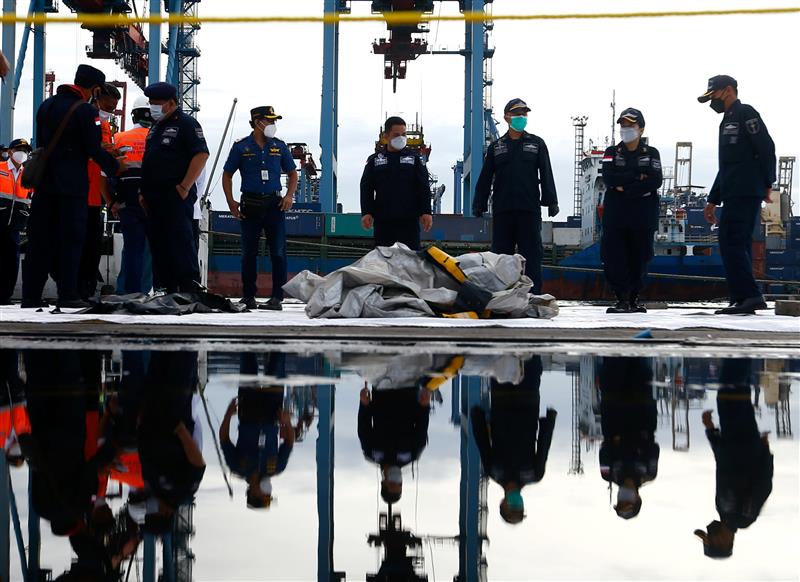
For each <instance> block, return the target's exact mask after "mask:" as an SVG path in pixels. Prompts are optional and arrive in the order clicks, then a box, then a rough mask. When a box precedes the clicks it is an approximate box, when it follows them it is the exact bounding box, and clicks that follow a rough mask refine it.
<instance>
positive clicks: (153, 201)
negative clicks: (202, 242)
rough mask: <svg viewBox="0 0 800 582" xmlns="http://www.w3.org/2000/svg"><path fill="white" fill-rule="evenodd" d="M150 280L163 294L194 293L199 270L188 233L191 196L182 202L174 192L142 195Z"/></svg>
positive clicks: (189, 230) (191, 234)
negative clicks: (148, 243)
mask: <svg viewBox="0 0 800 582" xmlns="http://www.w3.org/2000/svg"><path fill="white" fill-rule="evenodd" d="M145 200H146V202H147V206H148V218H149V219H150V229H149V231H148V233H147V236H148V238H149V240H150V251H151V253H152V255H153V279H154V280H155V281H156V284H157V285H162V286H163V287H164V288H166V290H167V293H175V292H178V291H182V292H193V291H197V289H198V285H199V282H200V266H199V264H198V262H197V246H196V245H195V242H194V231H193V230H192V216H193V212H194V195H190V196H189V197H187V198H186V200H182V199H181V197H180V196H179V195H178V193H177V192H176V191H175V189H174V188H172V189H167V190H165V191H161V192H148V193H146V194H145Z"/></svg>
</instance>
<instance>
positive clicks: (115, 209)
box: [111, 202, 122, 220]
mask: <svg viewBox="0 0 800 582" xmlns="http://www.w3.org/2000/svg"><path fill="white" fill-rule="evenodd" d="M121 208H122V205H121V204H120V203H119V202H114V203H112V204H111V215H112V216H113V217H114V218H116V219H117V220H119V211H120V209H121Z"/></svg>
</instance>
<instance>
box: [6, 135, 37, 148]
mask: <svg viewBox="0 0 800 582" xmlns="http://www.w3.org/2000/svg"><path fill="white" fill-rule="evenodd" d="M8 149H10V150H16V149H23V150H28V151H29V152H32V151H33V148H32V147H31V144H30V143H28V140H27V139H24V138H21V137H20V138H17V139H15V140H14V141H12V142H11V143H10V144H8Z"/></svg>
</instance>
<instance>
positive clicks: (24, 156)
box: [11, 152, 28, 165]
mask: <svg viewBox="0 0 800 582" xmlns="http://www.w3.org/2000/svg"><path fill="white" fill-rule="evenodd" d="M11 159H12V160H14V161H15V162H17V163H18V164H19V165H22V164H24V163H25V162H27V161H28V152H14V153H13V154H11Z"/></svg>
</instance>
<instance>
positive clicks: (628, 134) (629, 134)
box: [619, 127, 640, 143]
mask: <svg viewBox="0 0 800 582" xmlns="http://www.w3.org/2000/svg"><path fill="white" fill-rule="evenodd" d="M619 135H620V137H621V138H622V141H624V142H625V143H631V142H634V141H636V140H637V139H639V135H640V134H639V130H638V129H637V128H635V127H621V128H620V130H619Z"/></svg>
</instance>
